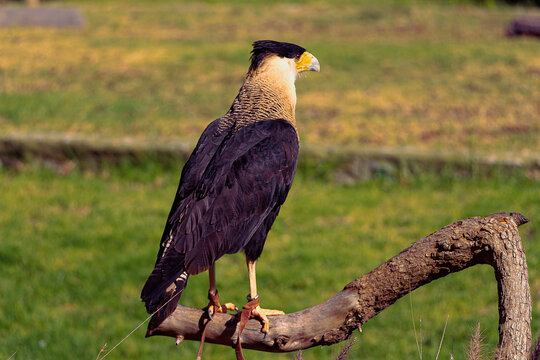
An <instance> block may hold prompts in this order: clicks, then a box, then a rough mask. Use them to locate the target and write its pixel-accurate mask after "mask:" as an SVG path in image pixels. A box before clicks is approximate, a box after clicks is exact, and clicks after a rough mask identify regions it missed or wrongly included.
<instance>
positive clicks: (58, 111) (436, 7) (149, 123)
mask: <svg viewBox="0 0 540 360" xmlns="http://www.w3.org/2000/svg"><path fill="white" fill-rule="evenodd" d="M65 4H67V5H70V6H76V7H77V8H79V9H80V10H81V11H82V12H83V13H84V15H85V17H86V19H87V25H86V26H85V27H84V28H81V29H30V28H27V29H22V28H11V29H0V136H1V135H4V134H9V133H15V132H23V133H25V132H55V133H56V132H58V133H68V134H83V135H86V134H88V135H93V136H94V135H97V136H99V137H102V138H105V137H110V138H113V139H115V138H118V137H125V136H127V137H133V138H135V139H144V140H150V141H156V142H160V141H163V140H169V139H186V140H193V139H196V138H197V137H198V136H199V134H200V132H201V130H202V129H203V128H204V127H205V126H206V124H207V123H208V122H209V121H211V120H213V119H214V118H217V117H219V116H221V115H222V114H223V113H224V112H225V111H226V110H227V109H228V107H229V106H230V103H231V102H232V100H233V98H234V96H236V93H237V91H238V89H239V87H240V85H241V82H242V78H243V75H244V73H245V71H246V70H247V67H248V58H249V51H250V50H251V43H252V42H253V41H255V40H259V39H276V40H282V41H290V42H296V43H299V44H301V45H303V46H305V47H306V48H307V49H308V50H309V51H310V52H312V53H314V54H315V55H316V56H317V58H318V59H319V60H320V62H321V67H322V71H321V73H317V74H308V75H307V76H303V77H302V78H301V79H300V80H299V81H298V82H297V93H298V105H297V119H298V124H299V128H300V134H301V140H302V143H303V144H310V145H313V146H314V147H315V148H316V147H317V145H322V146H326V145H332V146H335V145H337V146H347V147H349V148H354V147H383V146H391V147H402V146H412V147H418V148H423V149H427V150H429V151H432V152H434V153H436V152H437V151H443V150H444V151H448V150H457V151H459V152H460V153H467V152H470V153H471V154H476V153H490V154H497V153H502V152H514V153H517V154H522V155H530V154H540V141H539V139H540V115H539V114H540V58H539V56H538V41H537V40H535V39H513V40H510V39H507V38H505V37H504V36H503V35H502V34H503V29H504V27H505V26H506V24H507V23H508V22H509V21H510V20H511V19H512V18H514V17H516V16H518V15H521V14H524V13H529V14H533V15H540V10H538V9H523V8H510V7H496V6H495V7H488V8H486V7H475V6H470V5H455V4H449V3H447V2H444V3H443V2H440V3H439V2H438V3H436V2H426V1H414V0H384V1H378V2H371V1H365V0H361V1H353V0H340V1H333V2H331V3H330V2H328V3H325V2H322V1H313V0H305V1H297V2H294V3H288V2H284V1H279V0H275V1H266V2H264V3H263V2H256V3H254V4H253V3H250V4H247V3H245V2H243V1H229V2H226V3H225V2H221V1H207V2H180V1H134V2H127V1H107V0H101V1H74V0H73V1H71V2H62V3H60V2H58V3H57V2H53V1H51V2H49V1H47V2H46V5H45V6H55V5H65ZM316 165H317V164H315V165H314V164H311V165H310V163H309V162H308V164H307V165H306V167H305V168H303V169H300V173H299V174H298V175H297V179H296V180H295V184H294V186H293V189H292V191H291V194H290V196H289V200H288V201H287V203H286V205H285V206H284V208H283V210H282V212H281V215H280V217H279V218H278V220H277V222H276V224H275V226H274V227H273V230H272V232H271V235H270V237H269V240H268V242H267V246H266V248H265V252H264V254H263V256H262V258H261V261H260V262H259V263H258V265H257V266H258V281H259V286H260V290H261V296H262V298H261V299H262V300H261V301H262V302H263V305H264V306H266V307H269V308H283V309H284V310H285V311H286V312H294V311H297V310H299V309H302V308H305V307H308V306H311V305H314V304H316V303H320V302H322V301H324V300H325V299H327V298H329V297H331V296H332V295H333V294H335V293H336V292H338V291H340V290H341V289H342V287H343V286H344V285H345V284H347V283H348V282H349V281H351V280H353V279H355V278H356V277H359V276H360V275H362V274H364V273H366V272H368V271H370V270H371V269H373V268H374V267H376V266H378V265H379V264H380V263H381V262H383V261H385V260H386V259H388V258H389V257H391V256H393V255H395V254H396V253H398V252H399V251H401V250H402V249H404V248H405V247H407V246H409V245H410V244H411V243H412V242H414V241H416V240H418V239H419V238H421V237H422V236H425V235H427V234H429V233H431V232H432V231H434V230H436V229H438V228H440V227H441V226H443V225H446V224H448V223H451V222H453V221H455V220H458V219H462V218H466V217H469V216H475V215H487V214H490V213H493V212H499V211H507V212H510V211H517V212H521V213H523V214H524V215H525V216H527V217H530V218H531V219H532V221H531V223H529V224H526V225H524V226H522V227H521V228H520V232H521V235H522V238H523V240H524V246H525V249H526V253H527V258H528V264H529V272H530V284H531V291H532V298H533V321H532V327H533V337H537V336H538V334H539V333H540V320H539V316H540V248H539V247H538V244H539V241H540V225H539V222H538V219H540V202H539V201H538V199H539V198H540V185H539V183H538V181H532V180H529V179H527V178H526V177H525V176H523V177H521V176H519V174H513V175H512V176H509V175H504V174H502V173H499V174H495V176H494V177H492V178H491V179H480V178H478V176H475V175H473V176H472V178H467V179H461V180H459V179H458V176H454V175H452V174H444V173H443V174H439V175H437V176H431V175H429V174H426V175H418V174H416V175H414V177H410V178H403V179H401V180H400V181H396V180H393V179H389V178H380V179H375V180H372V181H369V182H365V183H359V184H356V185H354V186H343V185H339V184H337V183H336V182H335V181H332V180H325V179H323V178H321V177H319V176H316V174H318V173H320V172H321V171H318V170H315V171H311V170H313V169H311V170H310V169H309V167H310V166H316ZM321 166H322V167H324V166H326V165H324V164H323V165H321ZM322 172H324V171H322ZM494 173H496V172H494ZM314 174H315V175H314ZM178 176H179V169H177V167H176V166H175V169H174V170H171V169H170V168H169V167H167V166H163V167H162V166H160V165H156V164H154V163H150V162H144V163H143V164H141V165H138V166H133V165H130V164H121V165H120V166H117V167H116V166H115V167H113V166H110V167H105V169H104V170H103V171H101V172H99V173H95V172H92V171H83V170H81V168H75V170H73V171H72V172H69V173H68V174H67V175H65V176H59V175H58V174H57V173H56V172H55V171H52V170H47V168H46V167H44V166H42V165H32V164H30V165H25V166H23V170H22V171H18V172H11V171H8V170H5V169H2V168H0V194H1V196H0V199H1V200H2V201H1V203H2V208H1V209H0V289H1V296H0V359H7V358H9V357H10V356H11V355H12V354H13V353H15V352H16V355H15V356H14V357H13V359H73V358H80V359H95V358H96V356H97V353H98V352H99V349H100V348H101V347H102V346H103V344H104V343H107V344H108V346H109V347H111V346H113V345H114V344H115V343H116V342H117V341H119V340H120V339H121V338H123V337H124V336H125V335H126V334H127V333H128V332H129V331H131V329H133V328H134V327H135V326H137V325H138V324H139V323H140V322H141V321H142V320H143V319H144V318H145V317H146V313H145V311H144V305H143V304H142V303H141V302H140V300H139V293H140V290H141V287H142V285H143V284H144V281H145V280H146V277H147V276H148V274H149V272H150V271H151V269H152V267H153V263H154V261H155V254H156V252H157V247H158V241H159V240H158V239H159V237H160V235H161V231H162V226H163V224H164V222H165V219H166V216H167V213H168V211H169V207H170V203H171V201H172V196H173V194H174V191H175V189H176V186H177V182H178ZM327 178H329V179H335V177H332V176H329V177H327ZM217 271H218V286H219V289H220V294H221V296H222V298H223V299H226V300H228V301H233V302H235V303H237V304H242V303H243V301H244V299H245V295H246V293H247V291H248V281H247V274H246V271H245V265H244V260H243V259H242V256H241V255H235V256H228V257H225V258H223V259H221V260H220V261H219V263H218V267H217ZM206 293H207V277H206V275H202V276H196V277H193V278H192V279H191V280H190V283H189V286H188V289H187V290H186V292H185V294H184V296H183V297H182V303H183V304H185V305H190V306H196V307H202V306H204V305H205V304H206V302H207V299H206ZM447 315H449V322H448V327H447V330H446V337H445V341H444V344H443V348H442V352H441V356H440V358H443V359H448V358H449V354H450V352H453V354H454V358H456V359H463V358H465V355H464V353H465V348H466V345H467V343H468V340H469V338H470V334H471V332H472V331H473V329H474V327H475V326H476V323H477V322H480V323H481V325H482V328H483V336H484V337H485V342H486V344H487V345H486V354H488V355H489V354H490V351H493V349H494V348H495V346H496V343H497V319H498V314H497V290H496V282H495V279H494V276H493V273H492V271H491V270H490V268H489V267H487V266H476V267H474V268H472V269H469V270H466V271H464V272H462V273H458V274H452V275H451V276H449V277H447V278H444V279H441V280H438V281H436V282H434V283H432V284H429V285H427V286H424V287H422V288H420V289H418V290H417V291H415V292H414V293H413V294H412V295H411V296H408V297H406V298H404V299H402V300H400V301H398V302H397V303H396V304H395V305H393V306H392V307H391V308H389V309H388V310H386V311H384V312H383V313H381V314H380V315H378V316H377V317H376V318H374V319H372V320H371V321H370V322H369V323H367V324H366V325H365V326H364V327H363V330H364V332H363V333H362V334H356V336H357V337H358V341H357V345H355V347H354V348H353V350H352V354H351V356H350V358H351V359H418V358H419V355H418V352H417V350H416V342H415V334H414V331H413V324H412V319H413V318H414V321H415V323H416V328H417V329H418V328H419V323H420V319H421V323H422V336H423V340H424V341H423V355H424V358H433V359H434V358H435V354H436V351H437V347H438V345H439V341H440V337H441V333H442V330H443V327H444V325H445V320H446V318H447ZM144 328H145V327H144V326H143V328H142V329H140V330H139V331H137V332H136V333H134V334H133V335H132V336H131V337H130V338H128V339H127V340H126V341H125V342H124V343H123V344H122V345H121V346H120V347H119V348H118V349H117V350H116V351H115V352H114V353H112V354H111V355H110V356H109V357H108V359H121V358H128V359H147V358H152V359H155V360H158V359H169V358H171V357H177V358H190V359H191V358H195V354H196V351H197V345H198V344H197V343H195V342H187V341H186V342H185V343H183V344H182V345H181V346H180V347H175V346H174V340H173V339H171V338H162V337H154V338H150V339H144ZM340 347H341V346H340V345H338V346H334V347H322V348H315V349H310V350H307V351H305V352H304V359H307V360H311V359H321V360H322V359H325V360H326V359H332V358H335V356H336V355H337V353H338V352H339V349H340ZM246 356H247V357H248V358H251V359H254V358H257V359H293V358H295V354H284V355H276V354H262V353H254V352H250V351H246ZM205 358H207V359H233V358H234V352H233V350H232V349H229V348H225V347H219V346H213V345H207V346H206V348H205Z"/></svg>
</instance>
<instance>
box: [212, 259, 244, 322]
mask: <svg viewBox="0 0 540 360" xmlns="http://www.w3.org/2000/svg"><path fill="white" fill-rule="evenodd" d="M208 282H209V288H208V298H209V300H210V302H209V303H208V317H210V319H212V315H214V314H215V313H217V312H220V313H225V312H227V311H238V307H236V305H234V304H233V303H225V304H224V305H221V304H220V303H219V296H218V291H217V287H216V267H215V265H214V264H212V265H211V266H210V269H208Z"/></svg>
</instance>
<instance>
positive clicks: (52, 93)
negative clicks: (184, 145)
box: [0, 1, 540, 154]
mask: <svg viewBox="0 0 540 360" xmlns="http://www.w3.org/2000/svg"><path fill="white" fill-rule="evenodd" d="M53 4H54V3H53ZM62 4H64V3H62ZM67 4H70V5H74V6H77V7H78V8H79V9H80V10H81V11H82V12H83V13H84V14H85V16H86V18H87V21H88V24H87V26H85V27H84V28H81V29H20V28H14V29H2V31H1V32H0V43H1V44H2V56H1V57H0V133H2V134H5V133H10V132H16V131H23V132H34V131H46V132H51V131H52V132H68V133H92V134H94V133H98V134H100V135H102V136H109V137H112V138H115V137H118V136H132V137H144V138H150V139H156V141H159V140H157V139H163V138H183V139H195V138H197V137H198V136H199V134H200V132H201V131H202V129H203V128H204V127H205V126H206V124H208V123H209V122H210V121H211V120H213V119H214V118H217V117H219V116H221V115H223V114H224V112H225V111H226V110H227V109H228V108H229V106H230V104H231V102H232V100H233V98H234V97H235V96H236V93H237V91H238V89H239V87H240V84H241V81H242V77H243V75H244V74H245V72H246V70H247V67H248V58H249V51H250V50H251V43H252V42H253V41H255V40H258V39H266V38H270V39H277V40H283V41H291V42H296V43H299V44H301V45H303V46H305V47H306V48H308V50H309V51H311V52H312V53H314V54H315V55H316V56H317V57H318V58H319V60H320V62H321V66H322V71H321V73H320V74H308V75H307V76H304V77H303V78H302V79H300V81H299V82H298V83H297V90H298V106H297V118H298V123H299V128H300V132H301V136H302V140H303V141H305V142H307V143H312V144H325V145H340V144H345V145H353V146H356V145H358V146H364V145H370V146H398V147H399V146H416V147H423V148H426V149H458V150H460V151H462V152H467V151H471V152H507V151H513V152H517V153H523V154H528V153H530V152H536V153H539V152H540V142H539V141H538V138H539V137H540V119H539V117H538V113H539V111H540V109H539V107H538V104H540V77H539V76H538V74H539V73H540V62H539V60H538V59H539V58H538V56H537V50H538V45H537V41H536V40H534V39H514V40H509V39H506V38H505V37H504V36H503V35H502V34H503V29H504V27H505V26H506V25H507V23H508V22H509V21H510V20H511V19H512V18H514V17H516V16H518V15H520V14H523V13H530V14H532V15H535V14H536V15H538V14H539V10H537V9H522V8H510V7H504V6H503V7H491V8H485V7H475V6H471V5H463V4H462V5H450V4H445V3H438V4H437V3H432V2H429V3H426V2H421V1H384V2H377V4H375V3H373V2H369V1H359V2H356V1H339V2H332V3H331V4H330V3H328V4H325V3H323V2H319V1H298V2H295V3H284V2H282V1H275V2H272V3H271V4H267V3H263V2H256V3H245V2H243V1H234V2H227V3H223V2H219V1H208V2H205V3H197V2H173V1H158V2H147V1H139V2H135V3H133V2H121V1H118V2H109V1H100V2H97V3H95V2H89V1H83V2H81V1H73V2H67Z"/></svg>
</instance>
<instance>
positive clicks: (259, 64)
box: [248, 40, 321, 79]
mask: <svg viewBox="0 0 540 360" xmlns="http://www.w3.org/2000/svg"><path fill="white" fill-rule="evenodd" d="M269 64H272V65H273V66H274V67H279V68H284V69H287V68H288V69H290V71H291V73H292V74H293V76H294V78H295V79H296V77H297V76H298V74H299V73H301V72H303V71H320V70H321V66H320V64H319V60H317V58H316V57H315V56H313V55H312V54H310V53H309V52H307V51H306V49H304V48H303V47H301V46H298V45H295V44H290V43H286V42H279V41H273V40H259V41H256V42H254V43H253V50H252V52H251V65H250V67H249V71H248V74H252V73H254V72H256V71H257V70H259V69H261V68H264V67H265V66H267V65H269Z"/></svg>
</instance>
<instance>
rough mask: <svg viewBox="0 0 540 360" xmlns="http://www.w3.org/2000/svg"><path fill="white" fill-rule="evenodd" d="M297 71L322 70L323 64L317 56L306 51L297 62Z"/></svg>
mask: <svg viewBox="0 0 540 360" xmlns="http://www.w3.org/2000/svg"><path fill="white" fill-rule="evenodd" d="M296 71H298V72H299V73H300V72H302V71H321V65H320V64H319V60H317V58H316V57H315V56H313V55H312V54H310V53H308V52H307V51H305V52H304V53H303V54H302V55H301V56H300V59H298V61H297V62H296Z"/></svg>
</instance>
